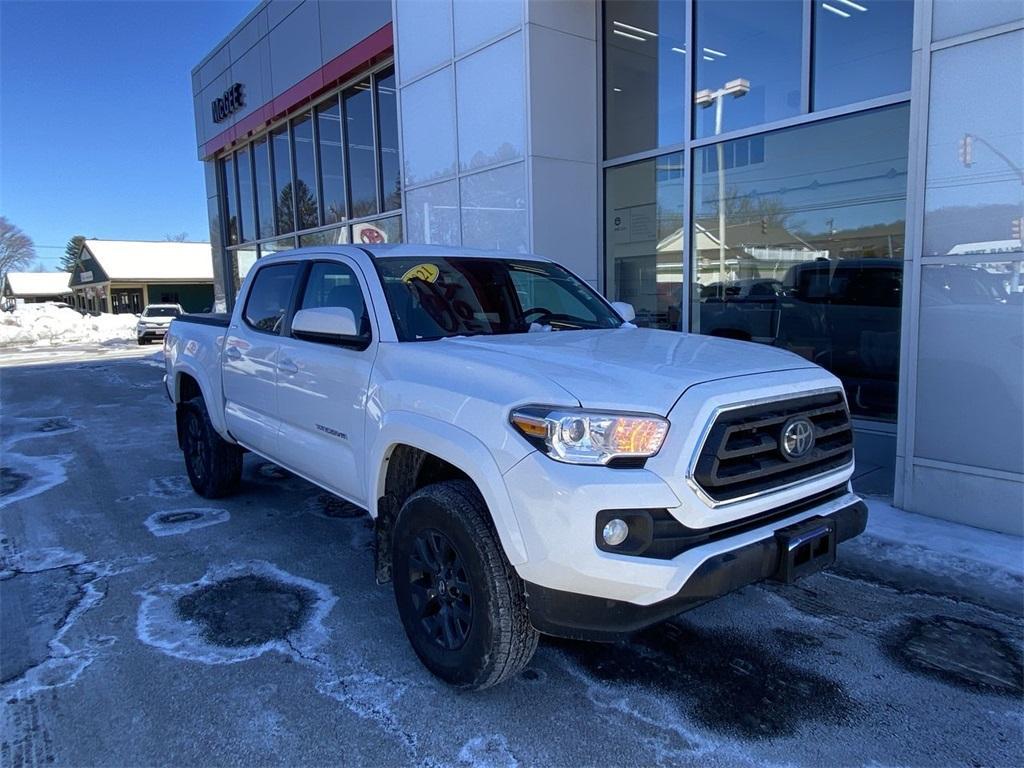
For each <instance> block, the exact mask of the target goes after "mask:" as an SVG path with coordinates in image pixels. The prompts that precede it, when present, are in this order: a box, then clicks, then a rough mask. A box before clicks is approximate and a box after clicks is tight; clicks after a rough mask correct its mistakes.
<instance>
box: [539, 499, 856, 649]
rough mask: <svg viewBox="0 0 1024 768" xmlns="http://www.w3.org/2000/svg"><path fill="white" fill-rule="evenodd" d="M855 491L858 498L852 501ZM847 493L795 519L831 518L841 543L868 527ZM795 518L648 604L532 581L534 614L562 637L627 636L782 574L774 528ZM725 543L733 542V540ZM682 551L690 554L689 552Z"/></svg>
mask: <svg viewBox="0 0 1024 768" xmlns="http://www.w3.org/2000/svg"><path fill="white" fill-rule="evenodd" d="M851 497H852V498H853V499H855V500H853V501H851V500H850V499H851ZM843 498H844V505H843V506H841V507H840V508H838V509H835V510H834V511H830V512H827V513H822V511H821V510H820V508H817V509H811V510H809V511H807V512H804V513H803V514H801V515H799V516H797V518H796V519H807V518H808V517H809V516H810V517H814V516H820V517H823V518H827V519H830V520H831V521H832V522H833V523H834V525H835V533H836V536H835V538H836V542H837V543H838V542H842V541H846V540H847V539H851V538H853V537H854V536H857V535H859V534H860V533H862V532H863V531H864V528H865V526H866V525H867V519H868V509H867V505H866V504H865V503H864V502H863V501H861V500H860V499H857V498H856V497H855V496H854V495H853V494H847V495H846V496H844V497H843ZM792 520H794V518H793V517H788V518H785V519H784V520H782V521H779V522H776V523H772V524H771V525H769V526H766V527H765V528H761V529H757V530H758V531H759V532H760V533H761V534H763V536H761V537H759V538H757V539H755V540H753V541H749V542H747V543H745V544H740V545H739V546H736V547H735V548H729V549H725V550H722V551H718V552H716V553H714V554H710V555H709V556H708V557H706V558H705V559H703V560H702V561H701V562H700V564H699V565H698V566H697V567H696V568H695V569H694V570H693V572H692V573H691V574H690V575H689V577H688V578H687V579H686V581H685V582H684V583H683V585H682V587H681V588H680V589H679V590H678V591H677V592H676V593H675V594H674V595H672V596H671V597H668V598H665V599H663V600H660V601H658V602H655V603H652V604H649V605H638V604H636V603H633V602H628V601H625V600H615V599H608V598H601V597H593V596H590V595H584V594H579V593H574V592H567V591H564V590H559V589H551V588H548V587H543V586H541V585H539V584H535V583H531V582H529V581H527V582H526V600H527V605H528V606H529V610H530V620H531V622H532V623H533V625H534V627H536V628H537V629H538V630H539V631H541V632H543V633H545V634H549V635H555V636H558V637H569V638H573V639H578V640H602V641H613V640H620V639H625V638H627V637H629V636H630V635H632V634H634V633H636V632H638V631H639V630H641V629H644V628H645V627H648V626H651V625H652V624H657V623H658V622H661V621H664V620H665V619H667V618H669V617H671V616H674V615H675V614H677V613H682V612H683V611H687V610H690V609H691V608H695V607H697V606H698V605H701V604H703V603H706V602H708V601H710V600H714V599H715V598H717V597H721V596H723V595H726V594H728V593H730V592H733V591H735V590H737V589H740V588H741V587H745V586H747V585H748V584H753V583H755V582H758V581H763V580H764V579H768V578H772V577H773V576H777V575H778V574H779V571H780V567H781V561H782V551H781V547H780V544H779V541H778V539H777V538H776V537H775V535H774V532H775V530H778V529H779V528H781V527H785V526H786V525H788V524H790V522H791V521H792ZM724 543H728V540H726V541H725V542H724ZM691 551H693V550H691ZM680 557H685V553H684V554H683V555H680Z"/></svg>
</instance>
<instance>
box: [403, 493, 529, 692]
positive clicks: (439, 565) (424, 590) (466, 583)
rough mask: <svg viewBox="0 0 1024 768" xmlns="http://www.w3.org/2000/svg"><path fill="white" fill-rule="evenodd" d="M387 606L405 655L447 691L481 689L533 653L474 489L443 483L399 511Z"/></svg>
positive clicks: (511, 577)
mask: <svg viewBox="0 0 1024 768" xmlns="http://www.w3.org/2000/svg"><path fill="white" fill-rule="evenodd" d="M392 562H393V564H394V571H393V574H394V576H393V579H394V585H395V602H396V603H397V605H398V613H399V616H400V617H401V619H402V624H403V625H404V627H405V633H406V635H408V637H409V642H410V643H411V644H412V647H413V650H414V651H415V652H416V655H417V656H419V658H420V661H422V662H423V664H424V666H426V668H427V669H429V670H430V671H431V672H433V673H434V674H435V675H436V676H437V677H439V678H441V679H442V680H444V681H445V682H447V683H450V684H452V685H454V686H457V687H459V688H464V689H468V690H479V689H482V688H489V687H490V686H492V685H497V684H498V683H500V682H502V681H504V680H507V679H508V678H510V677H512V676H514V675H516V674H518V673H519V672H520V671H521V670H522V669H523V668H524V667H525V666H526V665H527V664H528V663H529V661H530V659H531V658H532V657H533V654H534V651H536V650H537V639H538V637H539V635H538V633H537V630H536V629H534V628H533V625H532V624H530V618H529V614H528V611H527V608H526V598H525V595H524V591H523V583H522V581H521V580H520V578H519V576H518V574H516V572H515V569H514V568H513V567H512V566H511V565H510V564H509V562H508V560H507V559H506V558H505V554H504V552H503V551H502V549H501V544H500V542H499V541H498V536H497V533H496V531H495V530H494V526H493V524H492V523H491V519H490V514H489V513H488V511H487V507H486V505H485V504H484V501H483V499H482V498H481V496H480V493H479V491H477V489H476V487H475V486H474V485H473V484H472V483H470V482H468V481H466V480H449V481H445V482H442V483H435V484H434V485H429V486H426V487H425V488H421V489H420V490H419V491H417V492H416V493H414V494H413V495H412V496H410V497H409V499H408V500H407V501H406V502H405V504H404V505H403V506H402V509H401V511H400V512H399V513H398V518H397V520H396V521H395V527H394V535H393V539H392Z"/></svg>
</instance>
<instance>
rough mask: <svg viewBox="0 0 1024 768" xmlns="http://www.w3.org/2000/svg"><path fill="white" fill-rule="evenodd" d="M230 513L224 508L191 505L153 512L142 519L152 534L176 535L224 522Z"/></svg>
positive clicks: (229, 516)
mask: <svg viewBox="0 0 1024 768" xmlns="http://www.w3.org/2000/svg"><path fill="white" fill-rule="evenodd" d="M230 519H231V513H229V512H228V511H227V510H226V509H215V508H213V507H191V508H189V509H175V510H171V511H162V512H154V513H153V514H152V515H150V516H149V517H147V518H146V519H145V521H144V523H145V525H146V527H147V528H148V529H149V532H150V533H152V534H153V535H154V536H161V537H163V536H178V535H180V534H183V533H188V532H189V531H194V530H196V529H197V528H206V527H207V526H210V525H217V524H218V523H226V522H227V521H228V520H230Z"/></svg>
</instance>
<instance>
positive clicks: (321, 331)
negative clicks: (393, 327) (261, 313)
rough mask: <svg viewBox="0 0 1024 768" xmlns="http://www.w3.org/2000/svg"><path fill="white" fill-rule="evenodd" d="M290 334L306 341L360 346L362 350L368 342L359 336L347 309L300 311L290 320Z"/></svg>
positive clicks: (318, 308)
mask: <svg viewBox="0 0 1024 768" xmlns="http://www.w3.org/2000/svg"><path fill="white" fill-rule="evenodd" d="M292 334H293V335H295V336H296V337H298V338H301V339H307V340H308V341H321V342H326V343H332V344H346V345H352V346H359V345H362V346H363V347H364V348H365V346H366V344H367V341H368V340H367V339H366V338H365V337H363V336H360V335H359V328H358V327H357V326H356V316H355V314H354V313H353V312H352V310H351V309H349V308H348V307H313V308H311V309H300V310H299V311H298V312H296V313H295V317H293V318H292Z"/></svg>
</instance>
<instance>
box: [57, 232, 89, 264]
mask: <svg viewBox="0 0 1024 768" xmlns="http://www.w3.org/2000/svg"><path fill="white" fill-rule="evenodd" d="M84 242H85V236H84V235H75V236H74V237H72V238H71V239H70V240H68V244H67V247H66V248H64V254H63V255H62V256H61V257H60V268H61V269H62V270H64V271H65V272H72V271H74V269H75V261H76V260H77V259H78V252H79V251H80V250H82V243H84Z"/></svg>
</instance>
